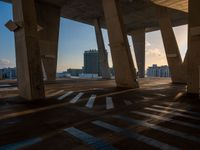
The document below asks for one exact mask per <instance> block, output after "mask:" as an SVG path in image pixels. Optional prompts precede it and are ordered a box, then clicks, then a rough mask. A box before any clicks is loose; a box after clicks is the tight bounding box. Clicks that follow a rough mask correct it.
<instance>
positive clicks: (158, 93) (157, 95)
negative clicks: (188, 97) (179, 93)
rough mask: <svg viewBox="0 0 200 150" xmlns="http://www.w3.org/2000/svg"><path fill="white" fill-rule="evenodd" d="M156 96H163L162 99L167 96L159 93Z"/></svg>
mask: <svg viewBox="0 0 200 150" xmlns="http://www.w3.org/2000/svg"><path fill="white" fill-rule="evenodd" d="M155 95H156V96H161V97H165V96H166V95H165V94H160V93H157V94H155Z"/></svg>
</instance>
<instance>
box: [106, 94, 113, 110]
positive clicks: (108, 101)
mask: <svg viewBox="0 0 200 150" xmlns="http://www.w3.org/2000/svg"><path fill="white" fill-rule="evenodd" d="M113 108H114V104H113V101H112V97H106V109H113Z"/></svg>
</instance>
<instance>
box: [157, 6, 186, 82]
mask: <svg viewBox="0 0 200 150" xmlns="http://www.w3.org/2000/svg"><path fill="white" fill-rule="evenodd" d="M156 13H157V17H158V22H159V25H160V30H161V34H162V38H163V43H164V47H165V53H166V56H167V61H168V65H169V69H170V73H171V78H172V82H173V83H185V80H184V77H183V68H182V59H181V55H180V52H179V48H178V44H177V41H176V37H175V34H174V31H173V28H172V24H171V21H170V17H169V14H168V11H167V8H165V7H160V6H156Z"/></svg>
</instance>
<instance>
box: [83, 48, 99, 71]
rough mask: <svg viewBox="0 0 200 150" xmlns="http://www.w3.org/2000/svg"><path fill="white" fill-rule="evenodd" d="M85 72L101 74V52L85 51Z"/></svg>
mask: <svg viewBox="0 0 200 150" xmlns="http://www.w3.org/2000/svg"><path fill="white" fill-rule="evenodd" d="M83 68H84V73H85V74H100V65H99V53H98V51H97V50H89V51H85V52H84V67H83Z"/></svg>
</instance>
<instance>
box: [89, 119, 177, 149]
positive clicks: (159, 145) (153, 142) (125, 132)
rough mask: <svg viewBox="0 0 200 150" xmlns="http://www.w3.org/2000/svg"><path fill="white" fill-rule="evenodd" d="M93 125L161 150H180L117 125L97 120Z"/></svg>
mask: <svg viewBox="0 0 200 150" xmlns="http://www.w3.org/2000/svg"><path fill="white" fill-rule="evenodd" d="M92 123H93V124H95V125H97V126H100V127H103V128H105V129H107V130H110V131H113V132H116V133H120V134H122V135H123V136H125V137H128V138H131V139H135V140H137V141H140V142H143V143H145V144H148V145H151V146H153V147H156V148H159V149H162V150H178V149H179V148H177V147H174V146H171V145H169V144H166V143H163V142H160V141H157V140H155V139H153V138H150V137H146V136H144V135H141V134H139V133H136V132H133V131H129V130H127V129H124V128H121V127H118V126H115V125H112V124H109V123H106V122H103V121H99V120H97V121H93V122H92Z"/></svg>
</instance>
